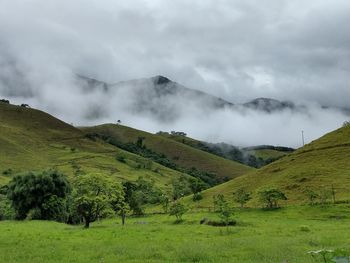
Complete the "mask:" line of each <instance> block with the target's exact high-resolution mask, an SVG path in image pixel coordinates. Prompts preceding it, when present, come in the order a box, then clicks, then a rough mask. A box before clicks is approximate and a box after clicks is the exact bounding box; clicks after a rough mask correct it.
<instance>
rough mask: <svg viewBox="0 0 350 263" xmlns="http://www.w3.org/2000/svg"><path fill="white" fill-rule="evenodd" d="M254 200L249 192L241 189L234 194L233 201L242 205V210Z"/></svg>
mask: <svg viewBox="0 0 350 263" xmlns="http://www.w3.org/2000/svg"><path fill="white" fill-rule="evenodd" d="M250 199H252V196H251V193H249V192H247V191H246V190H245V189H243V188H240V189H238V190H237V191H236V192H234V193H233V200H234V201H235V202H236V203H238V204H240V206H241V208H243V207H244V205H245V204H246V203H247V202H248V201H249V200H250Z"/></svg>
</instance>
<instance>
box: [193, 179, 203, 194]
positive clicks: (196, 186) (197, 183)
mask: <svg viewBox="0 0 350 263" xmlns="http://www.w3.org/2000/svg"><path fill="white" fill-rule="evenodd" d="M189 183H190V188H191V191H192V193H194V194H196V193H199V192H201V191H203V190H204V189H206V188H207V187H206V185H205V184H204V183H203V181H202V180H199V179H197V178H191V179H189Z"/></svg>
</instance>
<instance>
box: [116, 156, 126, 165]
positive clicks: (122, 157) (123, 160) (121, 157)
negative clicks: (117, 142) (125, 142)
mask: <svg viewBox="0 0 350 263" xmlns="http://www.w3.org/2000/svg"><path fill="white" fill-rule="evenodd" d="M116 159H117V160H118V161H119V162H121V163H125V162H126V160H125V156H124V155H122V154H118V155H117V157H116Z"/></svg>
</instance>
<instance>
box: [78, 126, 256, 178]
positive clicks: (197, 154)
mask: <svg viewBox="0 0 350 263" xmlns="http://www.w3.org/2000/svg"><path fill="white" fill-rule="evenodd" d="M82 129H83V130H84V131H85V132H86V133H97V134H102V135H105V136H109V137H112V138H114V139H115V140H117V141H121V142H123V143H128V142H136V141H137V139H138V138H139V137H144V144H145V146H146V147H147V148H149V149H151V150H153V151H155V152H157V153H161V154H164V155H166V156H167V157H168V158H169V159H170V160H171V161H173V162H174V163H176V164H177V165H179V166H182V167H186V168H189V169H190V168H192V167H195V168H196V169H198V170H200V171H207V172H213V173H215V174H216V175H217V176H218V177H219V178H222V179H224V178H229V179H231V178H235V177H237V176H241V175H243V174H245V173H247V172H249V171H251V170H254V169H253V168H251V167H248V166H245V165H243V164H240V163H238V162H234V161H230V160H227V159H224V158H222V157H219V156H216V155H213V154H210V153H208V152H205V151H201V150H198V149H195V148H193V147H190V146H188V145H185V144H183V143H180V142H177V141H174V140H171V139H168V138H165V137H164V136H161V135H156V134H151V133H147V132H144V131H140V130H136V129H133V128H130V127H126V126H123V125H114V124H104V125H99V126H95V127H87V128H82Z"/></svg>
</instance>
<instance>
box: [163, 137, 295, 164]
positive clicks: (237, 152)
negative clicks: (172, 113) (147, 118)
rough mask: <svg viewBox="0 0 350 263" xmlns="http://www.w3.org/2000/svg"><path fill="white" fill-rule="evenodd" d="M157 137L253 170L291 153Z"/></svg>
mask: <svg viewBox="0 0 350 263" xmlns="http://www.w3.org/2000/svg"><path fill="white" fill-rule="evenodd" d="M157 135H161V136H163V137H165V138H168V139H171V140H174V141H177V142H180V143H183V144H185V145H188V146H191V147H193V148H196V149H198V150H202V151H206V152H209V153H211V154H214V155H217V156H220V157H222V158H225V159H228V160H231V161H235V162H239V163H242V164H245V165H248V166H250V167H254V168H260V167H262V166H265V165H267V164H269V163H272V162H274V161H276V160H278V159H279V158H281V157H283V156H285V155H287V154H288V153H291V152H292V151H293V149H292V148H288V147H278V146H277V147H276V146H271V145H261V146H254V147H248V148H239V147H237V146H233V145H230V144H226V143H207V142H203V141H199V140H195V139H193V138H190V137H187V136H184V135H179V134H176V133H168V132H159V133H157Z"/></svg>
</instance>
